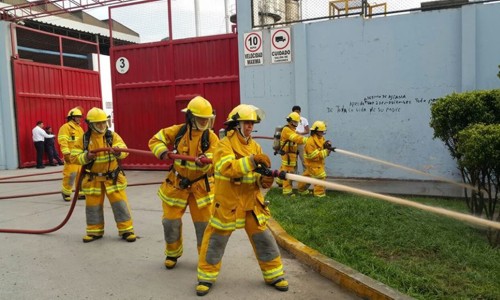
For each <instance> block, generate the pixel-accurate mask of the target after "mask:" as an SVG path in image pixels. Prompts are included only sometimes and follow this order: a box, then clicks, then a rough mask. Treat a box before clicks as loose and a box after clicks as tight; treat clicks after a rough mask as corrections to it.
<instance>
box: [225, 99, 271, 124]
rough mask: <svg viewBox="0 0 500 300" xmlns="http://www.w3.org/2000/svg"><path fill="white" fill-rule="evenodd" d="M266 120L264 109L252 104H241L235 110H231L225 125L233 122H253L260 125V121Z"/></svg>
mask: <svg viewBox="0 0 500 300" xmlns="http://www.w3.org/2000/svg"><path fill="white" fill-rule="evenodd" d="M264 118H265V113H264V111H263V110H262V109H260V108H258V107H256V106H253V105H250V104H240V105H238V106H236V107H235V108H233V110H231V112H230V113H229V115H228V116H227V120H226V122H224V124H226V125H227V124H229V123H231V122H240V121H252V122H254V123H260V121H262V120H263V119H264Z"/></svg>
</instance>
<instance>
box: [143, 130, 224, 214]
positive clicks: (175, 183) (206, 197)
mask: <svg viewBox="0 0 500 300" xmlns="http://www.w3.org/2000/svg"><path fill="white" fill-rule="evenodd" d="M183 125H184V124H178V125H174V126H171V127H167V128H163V129H161V130H160V131H158V132H157V133H156V134H155V135H154V136H153V137H152V138H151V139H150V140H149V149H151V152H153V154H154V155H155V156H156V157H158V158H160V156H161V155H162V154H163V153H164V152H165V151H167V150H168V146H169V145H174V143H175V138H176V136H177V134H178V132H179V130H180V129H181V127H182V126H183ZM190 135H191V139H190ZM202 135H203V131H201V130H195V129H193V130H192V131H191V134H190V133H189V128H188V129H187V130H186V133H185V134H184V136H183V137H182V138H181V139H180V142H179V144H178V145H177V154H182V155H187V156H191V157H198V156H200V155H201V154H205V156H206V157H207V158H209V159H213V153H214V150H215V148H216V147H217V143H218V142H219V138H218V137H217V135H216V134H215V133H214V132H213V131H212V130H211V129H209V135H208V141H209V148H208V149H207V150H206V151H205V153H203V151H202V148H201V139H202ZM212 166H213V164H207V165H205V166H203V167H198V166H197V165H196V164H195V162H194V161H187V160H180V159H175V160H174V167H173V168H172V170H171V171H170V172H169V173H168V175H167V178H166V180H165V182H163V184H162V185H161V186H160V189H159V190H158V197H160V199H161V200H162V201H164V202H165V203H166V204H168V205H170V206H179V207H186V205H187V199H188V197H189V194H191V193H192V194H193V196H194V198H195V199H196V204H197V205H198V208H202V207H204V206H206V205H211V204H212V202H213V200H214V179H213V176H212V175H213V167H212ZM204 175H205V176H207V177H208V183H209V186H208V187H207V186H206V180H205V176H204ZM182 178H187V179H188V180H189V181H191V182H192V181H195V182H193V183H192V184H191V186H190V187H188V188H185V189H181V188H179V182H180V181H181V179H182Z"/></svg>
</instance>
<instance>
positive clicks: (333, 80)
mask: <svg viewBox="0 0 500 300" xmlns="http://www.w3.org/2000/svg"><path fill="white" fill-rule="evenodd" d="M247 2H248V3H247ZM249 2H250V1H238V32H239V43H240V49H243V47H242V46H243V45H244V41H243V35H244V33H247V32H250V31H252V29H251V20H250V13H249V12H250V4H249ZM290 27H291V31H292V38H293V40H292V56H293V61H292V62H291V63H282V64H271V63H270V61H271V59H270V57H271V56H270V34H269V33H270V29H269V28H266V29H262V31H263V49H264V65H261V66H251V67H245V66H244V60H243V53H242V50H240V80H241V99H242V100H241V102H242V103H251V104H255V105H257V106H259V107H261V108H263V109H264V110H265V111H266V113H267V118H266V120H265V121H264V122H263V123H262V124H260V125H258V126H257V128H256V129H257V130H259V132H258V133H256V135H266V136H270V135H272V133H273V129H274V127H275V126H279V125H283V124H284V123H285V118H286V116H287V115H288V113H289V112H290V109H291V107H292V106H293V105H295V104H298V105H301V106H302V114H303V115H304V116H305V117H306V118H307V119H308V120H309V123H311V124H312V122H314V121H315V120H325V121H326V122H327V123H328V133H327V137H328V138H329V139H331V140H332V141H333V144H334V145H335V146H337V147H338V148H340V149H344V150H348V151H352V152H356V153H359V154H363V155H368V156H372V157H376V158H379V159H382V160H386V161H390V162H393V163H397V164H402V165H405V166H408V167H411V168H415V169H418V170H421V171H425V172H427V173H429V174H432V175H436V176H444V177H446V178H450V179H456V180H460V176H459V172H458V170H457V168H456V163H455V161H453V160H452V159H451V157H450V155H449V153H448V151H447V149H446V148H445V146H444V144H443V143H442V142H441V141H440V140H433V130H432V128H430V126H429V121H430V103H432V101H434V99H436V98H438V97H442V96H445V95H447V94H450V93H452V92H462V91H466V90H474V89H493V88H500V80H499V79H498V77H497V76H496V74H497V72H498V67H497V66H498V65H499V64H500V34H498V28H500V3H495V4H487V5H485V4H477V5H468V6H464V7H462V8H455V9H447V10H436V11H428V12H413V13H409V14H401V15H394V16H387V17H378V18H373V19H363V18H361V17H353V18H343V19H336V20H326V21H321V22H314V23H308V24H295V25H291V26H290ZM260 142H261V144H262V146H263V148H264V150H265V151H266V153H268V154H270V155H272V150H271V142H269V141H263V140H261V141H260ZM273 167H276V168H277V167H279V159H278V158H277V157H274V158H273ZM327 173H328V175H329V176H339V177H355V178H392V179H429V178H426V177H423V176H421V175H417V174H414V173H409V172H407V171H402V170H398V169H394V168H391V167H386V166H381V165H379V164H375V163H371V162H367V161H364V160H360V159H355V158H351V157H349V156H345V155H341V154H338V153H334V154H333V155H331V156H330V158H329V159H328V161H327Z"/></svg>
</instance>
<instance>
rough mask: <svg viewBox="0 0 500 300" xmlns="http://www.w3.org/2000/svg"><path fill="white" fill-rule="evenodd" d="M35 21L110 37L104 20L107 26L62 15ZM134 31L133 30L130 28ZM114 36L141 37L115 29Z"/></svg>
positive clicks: (134, 41)
mask: <svg viewBox="0 0 500 300" xmlns="http://www.w3.org/2000/svg"><path fill="white" fill-rule="evenodd" d="M8 6H12V5H11V4H6V3H3V2H0V8H4V7H8ZM34 21H37V22H40V23H44V24H50V25H55V26H59V27H63V28H67V29H73V30H78V31H82V32H87V33H93V34H100V35H102V36H105V37H109V29H108V28H107V23H106V22H103V24H104V26H105V27H99V26H95V25H92V24H87V23H85V22H82V21H80V22H79V21H74V20H70V19H67V18H63V17H60V16H57V15H55V16H49V17H42V18H37V19H34ZM130 31H131V32H133V31H132V30H130ZM113 38H114V39H119V40H123V41H128V42H132V43H139V42H140V37H139V34H138V33H136V34H127V33H123V32H118V31H113Z"/></svg>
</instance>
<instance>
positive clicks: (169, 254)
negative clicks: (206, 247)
mask: <svg viewBox="0 0 500 300" xmlns="http://www.w3.org/2000/svg"><path fill="white" fill-rule="evenodd" d="M182 111H183V112H184V113H185V114H186V122H185V124H178V125H173V126H170V127H167V128H163V129H161V130H160V131H158V132H157V133H156V134H155V135H154V136H153V137H152V138H151V139H150V140H149V149H151V151H152V152H153V154H154V155H155V156H156V157H157V158H159V159H169V157H168V153H169V150H168V147H171V148H172V150H173V151H175V152H176V153H177V154H182V155H187V156H191V157H196V158H197V159H196V160H195V161H194V162H193V161H187V160H181V159H175V160H174V163H173V167H172V169H171V170H170V172H169V173H168V174H167V178H166V180H165V181H164V182H163V183H162V185H161V186H160V188H159V189H158V197H159V198H160V200H161V201H162V206H163V217H162V223H163V231H164V236H165V256H166V258H165V262H164V264H165V267H166V268H167V269H173V268H174V267H175V266H176V264H177V260H178V258H179V257H181V255H182V253H183V238H182V216H183V215H184V213H185V212H186V208H187V207H188V206H189V211H190V214H191V219H192V220H193V224H194V228H195V231H196V239H197V246H198V251H199V250H200V246H201V241H202V238H203V232H205V228H206V226H207V224H208V220H209V219H210V216H211V208H212V202H213V199H214V178H213V167H212V164H211V163H209V164H206V163H203V162H202V158H209V159H212V158H213V152H214V150H215V147H216V146H217V143H218V142H219V138H218V137H217V135H216V134H215V133H214V132H213V131H212V129H211V128H212V126H213V122H214V119H215V114H214V111H213V109H212V105H211V104H210V102H209V101H208V100H206V99H205V98H203V97H201V96H197V97H195V98H193V99H191V101H189V103H188V105H187V107H186V108H184V109H183V110H182Z"/></svg>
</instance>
